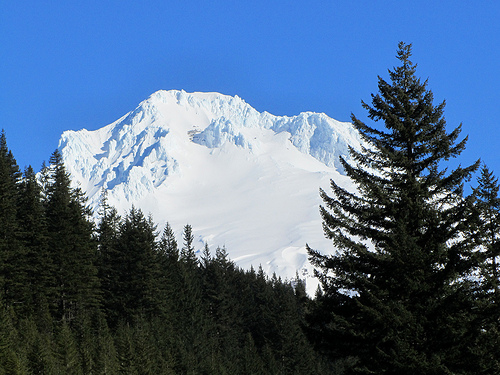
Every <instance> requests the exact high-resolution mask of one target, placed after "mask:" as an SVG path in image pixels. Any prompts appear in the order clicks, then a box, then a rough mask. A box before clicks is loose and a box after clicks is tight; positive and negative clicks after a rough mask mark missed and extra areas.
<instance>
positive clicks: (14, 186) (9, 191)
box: [0, 130, 26, 306]
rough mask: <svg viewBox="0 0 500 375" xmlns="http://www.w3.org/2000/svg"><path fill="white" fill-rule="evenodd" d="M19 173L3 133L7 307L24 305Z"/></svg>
mask: <svg viewBox="0 0 500 375" xmlns="http://www.w3.org/2000/svg"><path fill="white" fill-rule="evenodd" d="M20 178H21V173H20V171H19V167H18V166H17V162H16V160H15V158H14V156H13V154H12V151H10V150H9V148H8V147H7V138H6V135H5V132H4V131H3V130H2V132H1V133H0V293H1V295H2V297H3V298H4V301H5V303H6V304H7V305H8V306H12V305H14V304H16V305H18V304H20V303H24V301H23V295H24V293H23V286H24V284H25V276H26V275H25V272H24V269H23V268H22V266H23V261H24V248H23V247H22V246H21V242H20V239H19V230H20V228H19V223H18V220H17V204H18V200H19V181H20Z"/></svg>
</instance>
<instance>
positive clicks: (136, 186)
mask: <svg viewBox="0 0 500 375" xmlns="http://www.w3.org/2000/svg"><path fill="white" fill-rule="evenodd" d="M362 145H363V140H362V139H361V137H360V135H359V133H358V132H357V131H356V130H355V129H354V127H353V126H352V124H351V123H348V122H339V121H336V120H334V119H332V118H330V117H328V116H327V115H326V114H324V113H313V112H303V113H300V114H299V115H296V116H290V117H288V116H274V115H272V114H270V113H268V112H262V113H261V112H258V111H257V110H255V109H254V108H252V107H251V106H250V105H249V104H247V103H246V102H245V101H244V100H243V99H241V98H239V97H238V96H234V97H232V96H227V95H222V94H219V93H201V92H195V93H187V92H185V91H183V90H169V91H164V90H161V91H157V92H155V93H153V94H152V95H151V96H150V97H149V98H148V99H146V100H144V101H143V102H142V103H140V104H139V105H138V107H137V108H136V109H135V110H133V111H131V112H129V113H127V114H125V115H124V116H123V117H121V118H120V119H118V120H117V121H115V122H113V123H111V124H109V125H106V126H104V127H102V128H99V129H97V130H94V131H88V130H86V129H82V130H78V131H65V132H64V133H63V134H62V136H61V139H60V141H59V147H58V148H59V150H60V151H61V154H62V156H63V160H64V163H65V165H66V168H67V170H68V172H69V173H70V174H71V176H72V180H73V183H74V184H75V186H79V187H80V188H82V190H83V191H84V192H85V193H86V195H87V197H88V199H89V204H90V206H91V208H93V210H94V212H95V213H96V215H97V212H98V206H99V202H100V199H101V194H102V191H103V190H104V189H105V190H107V195H108V202H109V203H110V204H111V205H113V206H115V207H116V208H117V210H118V212H119V213H120V214H126V213H127V211H128V210H129V209H130V208H131V207H132V205H134V206H135V207H138V208H141V209H142V210H143V212H144V213H145V214H151V215H152V217H153V219H154V221H155V222H156V223H158V225H159V230H161V229H162V228H163V226H164V225H165V224H166V222H169V223H170V225H171V226H172V228H173V229H174V230H175V231H176V233H177V235H178V237H179V240H180V237H181V232H182V229H183V227H184V225H185V224H187V223H189V224H190V225H191V226H192V227H193V233H194V235H195V240H196V247H197V249H199V250H201V249H202V248H203V246H204V244H205V242H207V243H208V244H209V246H210V247H211V248H214V247H216V246H221V247H222V246H225V247H226V249H227V251H228V254H229V256H230V258H231V259H232V260H234V261H235V263H236V264H237V265H238V266H240V267H242V268H245V269H249V268H250V267H251V266H253V267H254V268H257V267H259V265H260V266H262V268H263V269H264V271H266V272H267V273H268V274H271V273H274V272H275V273H276V274H277V275H278V276H281V277H283V278H288V279H292V278H294V277H295V276H296V273H298V275H299V277H301V278H303V279H305V280H306V283H307V290H308V292H309V293H313V292H314V290H315V289H316V287H317V284H318V283H317V280H315V279H314V278H313V276H312V266H311V265H310V264H309V263H308V260H307V253H306V250H305V244H306V243H308V244H309V245H310V246H311V247H313V248H317V249H321V250H322V251H324V252H332V251H334V249H333V245H332V244H331V243H330V241H329V240H326V239H325V238H324V235H323V232H322V225H321V218H320V216H319V212H318V207H319V205H320V204H321V199H320V198H319V195H318V189H319V188H320V187H322V188H323V189H325V190H327V191H328V188H329V182H330V179H333V180H335V182H336V183H337V184H339V185H341V186H343V187H345V188H346V189H348V190H353V189H354V187H353V186H352V184H351V181H350V180H349V179H348V178H347V177H346V176H345V175H344V170H343V168H342V166H341V164H340V162H339V157H340V156H342V157H344V158H345V159H347V160H350V156H349V153H348V148H349V146H350V147H353V148H354V149H358V150H359V149H360V148H361V147H362ZM179 242H181V241H179Z"/></svg>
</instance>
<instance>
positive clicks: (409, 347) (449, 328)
mask: <svg viewBox="0 0 500 375" xmlns="http://www.w3.org/2000/svg"><path fill="white" fill-rule="evenodd" d="M410 56H411V46H410V45H406V44H404V43H401V44H400V45H399V50H398V56H397V57H398V59H399V60H400V62H401V65H400V66H399V67H396V68H394V70H392V71H389V75H390V82H386V81H385V80H384V79H382V78H380V77H379V83H378V88H379V93H378V94H376V95H372V105H371V106H370V105H368V104H365V103H363V107H364V108H365V109H366V110H367V111H368V117H369V118H370V119H371V120H374V121H375V122H377V121H381V122H383V124H384V127H371V126H369V125H366V124H365V123H363V122H362V121H360V120H359V119H358V118H356V117H355V116H354V115H353V116H352V120H353V123H354V126H355V127H356V128H357V129H358V130H359V132H360V133H361V135H362V137H363V138H364V139H365V140H366V141H367V142H369V144H370V146H368V147H367V148H363V149H362V150H361V151H360V152H358V151H355V150H354V149H352V148H351V149H350V153H351V156H352V157H353V159H354V161H355V162H354V163H353V164H348V163H347V162H346V161H345V160H343V159H342V160H341V161H342V165H343V166H344V168H345V171H346V173H347V175H348V176H349V177H350V178H351V180H352V181H353V182H354V183H355V184H356V186H357V189H358V193H356V194H354V193H352V192H348V191H346V190H345V189H343V188H341V187H340V186H338V185H337V184H335V183H334V182H333V181H332V183H331V187H332V190H333V197H330V196H328V195H327V194H326V192H324V191H321V197H322V198H323V200H324V202H325V207H321V215H322V218H323V226H324V230H325V234H326V236H327V237H328V238H330V239H332V240H333V243H334V245H335V246H336V248H337V249H338V252H337V253H335V254H334V255H331V256H326V255H323V254H321V253H319V252H317V251H313V250H310V258H311V261H312V262H313V263H314V264H315V265H316V266H317V267H318V268H319V269H320V271H319V272H318V276H319V277H320V280H321V282H322V285H323V292H324V294H323V295H322V296H319V297H318V301H317V304H318V305H317V309H316V312H315V313H314V314H311V316H310V323H311V326H312V335H313V337H315V338H316V339H317V344H318V347H320V348H321V349H322V350H324V351H325V352H327V353H329V354H330V355H331V357H332V358H334V359H335V358H336V359H342V360H343V361H344V362H345V363H347V362H346V361H351V359H352V357H354V365H353V366H352V368H351V370H350V371H351V372H353V373H386V374H403V373H411V374H443V373H474V372H473V371H472V370H467V369H468V368H470V367H473V366H474V365H473V363H474V361H475V356H474V355H473V354H471V347H470V346H471V344H473V343H474V339H473V337H476V336H477V335H478V332H477V330H476V329H475V328H474V327H475V326H474V324H473V323H474V319H475V316H474V315H473V314H471V313H470V311H471V309H472V307H473V306H474V301H473V299H474V298H473V296H472V289H471V282H470V281H469V278H468V276H469V275H470V274H471V273H472V272H473V271H474V270H475V267H476V263H477V259H476V257H475V255H474V250H475V243H474V241H473V240H472V238H471V237H470V236H466V235H464V234H465V233H467V232H468V230H469V229H470V228H471V227H472V224H473V222H474V220H473V219H474V215H473V214H472V212H473V211H472V210H471V199H470V198H463V194H462V187H463V182H464V181H465V180H466V179H467V178H468V177H469V176H470V174H471V173H472V172H473V171H475V170H476V169H477V166H478V163H479V162H477V163H475V164H474V165H472V166H470V167H466V168H462V167H458V168H456V169H454V170H452V171H450V172H447V170H446V169H443V170H441V169H440V168H441V163H442V162H443V161H446V160H448V159H450V158H454V157H456V156H458V155H459V154H460V153H461V151H462V150H463V149H464V147H465V142H466V139H463V140H461V141H457V140H458V137H459V134H460V126H459V127H457V128H456V129H454V130H453V131H451V132H449V133H448V132H447V131H446V128H445V126H446V123H445V120H444V117H443V109H444V102H443V103H441V104H439V105H437V106H434V105H433V104H432V101H433V94H432V92H431V91H430V90H428V89H427V81H425V82H421V81H420V79H418V78H417V77H416V76H415V68H416V66H415V65H414V64H413V63H412V62H411V61H410V60H409V58H410ZM350 358H351V359H350Z"/></svg>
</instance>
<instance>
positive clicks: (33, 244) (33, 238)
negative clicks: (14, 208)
mask: <svg viewBox="0 0 500 375" xmlns="http://www.w3.org/2000/svg"><path fill="white" fill-rule="evenodd" d="M41 193H42V192H41V187H40V185H39V183H38V181H37V177H36V174H35V172H34V170H33V168H32V167H31V166H28V167H27V168H26V169H25V171H24V175H23V179H22V181H21V184H20V198H19V203H18V222H19V226H20V233H21V241H22V244H23V247H24V248H25V259H24V269H25V273H26V289H27V290H26V297H27V299H26V305H27V306H25V310H26V311H27V312H33V313H36V314H38V315H40V314H43V313H44V312H45V311H46V310H47V308H48V306H47V301H49V300H51V299H52V298H53V297H54V267H53V262H52V259H51V257H50V254H49V249H48V237H47V224H46V220H45V211H44V208H43V203H42V194H41Z"/></svg>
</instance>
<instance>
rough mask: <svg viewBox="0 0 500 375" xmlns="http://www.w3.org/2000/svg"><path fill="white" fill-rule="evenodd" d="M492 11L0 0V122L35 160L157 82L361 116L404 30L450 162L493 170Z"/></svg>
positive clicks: (447, 5)
mask: <svg viewBox="0 0 500 375" xmlns="http://www.w3.org/2000/svg"><path fill="white" fill-rule="evenodd" d="M499 19H500V3H498V2H496V1H481V2H472V1H448V0H444V1H411V2H410V1H407V2H403V1H383V0H382V1H355V0H350V1H333V0H331V1H316V0H308V1H300V0H294V1H291V0H287V1H285V0H281V1H274V0H266V1H260V0H254V1H218V0H213V1H201V0H195V1H189V0H185V1H169V0H160V1H156V0H143V1H128V0H121V1H114V0H109V1H93V0H87V1H71V0H70V1H62V0H60V1H25V0H18V1H3V2H1V4H0V113H1V117H0V118H1V120H0V128H3V129H5V131H6V134H7V141H8V145H9V147H10V148H11V149H12V151H13V152H14V156H15V157H16V159H17V161H18V164H19V165H20V166H21V168H23V167H24V166H25V165H28V164H31V165H32V166H33V167H34V168H35V169H36V170H38V169H39V168H40V165H41V163H42V161H44V160H48V158H49V157H50V154H51V153H52V151H54V149H55V148H56V147H57V144H58V140H59V137H60V135H61V133H62V132H63V131H64V130H68V129H72V130H78V129H81V128H87V129H89V130H93V129H97V128H99V127H102V126H104V125H107V124H108V123H111V122H113V121H114V120H116V119H118V118H119V117H121V116H122V115H124V114H125V113H127V112H128V111H131V110H133V109H134V108H135V107H136V106H137V104H139V102H140V101H142V100H144V99H146V98H147V97H148V96H149V95H150V94H152V93H153V92H155V91H156V90H159V89H166V90H168V89H184V90H186V91H188V92H192V91H216V92H221V93H223V94H228V95H238V96H240V97H242V98H243V99H244V100H245V101H246V102H247V103H249V104H250V105H252V106H253V107H255V108H256V109H257V110H259V111H268V112H270V113H272V114H275V115H296V114H298V113H299V112H301V111H313V112H325V113H326V114H328V115H329V116H331V117H333V118H335V119H337V120H340V121H349V120H350V114H351V112H352V113H354V114H356V116H358V117H361V118H363V116H364V115H365V111H364V110H363V109H362V107H361V100H364V101H368V102H369V101H370V94H371V93H374V92H376V91H377V76H378V75H381V76H382V77H384V78H388V75H387V69H389V68H392V67H393V66H395V65H397V64H398V61H397V60H396V59H395V54H396V49H397V44H398V42H399V41H405V42H408V43H412V44H413V61H414V62H416V63H417V64H418V69H417V74H418V75H419V76H420V77H422V78H424V79H425V78H428V79H429V88H430V89H431V90H432V91H433V92H434V96H435V103H436V104H437V103H438V102H440V101H442V100H443V99H446V102H447V106H446V109H445V117H446V120H447V123H448V127H449V129H452V128H453V127H455V126H457V125H458V124H460V123H461V122H462V123H463V133H462V134H463V135H464V136H465V135H469V142H468V147H467V149H466V151H464V153H463V154H462V155H461V156H460V157H459V159H458V162H460V163H462V164H463V165H466V164H470V163H472V162H473V160H475V159H477V158H482V159H483V161H484V162H485V163H486V164H487V165H488V166H489V167H490V169H493V170H494V171H495V173H496V174H497V175H499V174H500V161H499V158H498V156H499V151H498V149H499V145H500V131H499V129H500V124H499V119H500V113H499V112H500V105H499V104H500V103H499V95H498V93H497V91H498V88H499V87H500V74H499V70H500V22H499V21H498V20H499Z"/></svg>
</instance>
